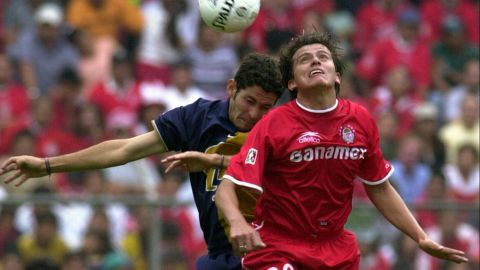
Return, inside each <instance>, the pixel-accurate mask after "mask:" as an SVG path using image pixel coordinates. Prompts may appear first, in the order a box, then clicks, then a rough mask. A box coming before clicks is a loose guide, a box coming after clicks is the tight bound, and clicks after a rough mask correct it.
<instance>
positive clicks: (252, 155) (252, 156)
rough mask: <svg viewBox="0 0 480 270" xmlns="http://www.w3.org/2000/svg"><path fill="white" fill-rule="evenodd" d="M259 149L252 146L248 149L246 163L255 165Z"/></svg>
mask: <svg viewBox="0 0 480 270" xmlns="http://www.w3.org/2000/svg"><path fill="white" fill-rule="evenodd" d="M257 153H258V151H257V149H255V148H250V149H249V150H248V154H247V157H246V158H245V164H252V165H255V161H257Z"/></svg>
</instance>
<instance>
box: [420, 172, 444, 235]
mask: <svg viewBox="0 0 480 270" xmlns="http://www.w3.org/2000/svg"><path fill="white" fill-rule="evenodd" d="M450 193H451V192H450V191H449V189H448V188H447V184H446V181H445V176H444V175H443V173H442V172H441V171H435V172H434V173H433V174H432V177H431V178H430V181H429V182H428V186H427V188H426V189H425V191H424V192H423V193H422V195H421V196H420V197H419V198H418V200H416V201H415V202H414V203H413V204H412V205H415V206H416V207H418V209H417V210H416V211H415V216H416V217H417V220H418V222H419V223H420V225H422V227H424V228H425V229H429V228H431V227H434V226H437V224H438V223H439V221H440V218H439V215H440V211H439V209H436V208H435V207H436V206H437V205H438V204H440V203H449V202H451V200H450V199H449V198H450V196H451V195H449V194H450Z"/></svg>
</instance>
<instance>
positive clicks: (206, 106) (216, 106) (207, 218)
mask: <svg viewBox="0 0 480 270" xmlns="http://www.w3.org/2000/svg"><path fill="white" fill-rule="evenodd" d="M154 126H155V129H156V130H157V132H159V133H160V135H161V136H162V139H163V141H164V142H165V145H166V146H167V147H168V150H169V151H181V152H184V151H200V152H207V153H212V152H216V153H223V154H227V155H231V154H234V153H236V152H238V150H239V146H237V147H233V148H232V147H228V144H226V143H225V141H226V140H227V138H232V137H233V136H234V135H235V134H238V133H236V132H237V129H236V127H235V126H234V125H233V124H232V123H231V122H230V120H229V118H228V101H227V100H226V101H210V100H205V99H198V100H197V101H195V102H194V103H192V104H189V105H187V106H184V107H179V108H175V109H173V110H171V111H168V112H166V113H164V114H163V115H161V116H160V117H158V118H157V119H156V120H155V121H154ZM219 146H222V147H219ZM212 149H221V150H220V151H212ZM220 173H221V172H219V171H218V170H217V169H212V170H209V171H208V172H198V173H190V183H191V186H192V190H193V196H194V199H195V204H196V206H197V209H198V212H199V218H200V227H201V228H202V231H203V235H204V238H205V241H206V243H207V245H208V250H209V253H210V254H218V253H224V252H227V251H229V252H231V250H232V248H231V246H230V243H229V242H228V239H227V237H226V235H225V232H224V230H223V227H222V226H221V225H220V222H219V221H218V214H217V207H216V206H215V202H214V195H215V190H216V189H217V186H218V184H219V181H220V180H219V174H220Z"/></svg>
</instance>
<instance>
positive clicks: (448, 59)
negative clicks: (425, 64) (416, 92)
mask: <svg viewBox="0 0 480 270" xmlns="http://www.w3.org/2000/svg"><path fill="white" fill-rule="evenodd" d="M441 30H442V31H441V36H440V39H439V40H438V42H436V43H435V44H434V45H433V46H432V57H433V64H434V66H433V67H432V75H433V79H434V80H435V82H434V83H435V86H436V87H437V88H439V89H445V88H447V89H448V88H450V87H454V86H456V85H458V84H460V83H462V79H463V78H462V77H463V76H462V72H463V71H464V70H466V69H465V64H466V63H467V62H468V61H471V60H477V61H478V59H479V57H480V53H479V48H478V45H474V44H473V43H471V42H469V41H468V39H467V37H466V33H465V26H464V25H462V21H461V20H460V18H458V17H456V16H453V15H451V16H447V17H445V18H444V19H443V21H442V25H441Z"/></svg>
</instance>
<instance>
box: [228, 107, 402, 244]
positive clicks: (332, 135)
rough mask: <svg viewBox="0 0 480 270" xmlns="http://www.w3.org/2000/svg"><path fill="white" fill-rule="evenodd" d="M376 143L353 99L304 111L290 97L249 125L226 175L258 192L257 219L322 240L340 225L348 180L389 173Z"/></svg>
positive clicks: (377, 179) (378, 178)
mask: <svg viewBox="0 0 480 270" xmlns="http://www.w3.org/2000/svg"><path fill="white" fill-rule="evenodd" d="M378 141H379V135H378V130H377V127H376V124H375V122H374V120H373V118H372V117H371V116H370V114H369V113H368V112H367V111H366V110H365V109H364V108H363V107H361V106H359V105H357V104H355V103H352V102H350V101H348V100H338V101H337V103H336V105H335V106H334V107H333V108H331V109H328V110H310V109H307V108H305V107H302V106H301V105H300V104H298V103H297V101H296V100H293V101H291V102H288V103H286V104H285V105H283V106H280V107H278V108H276V109H274V110H272V111H271V112H269V113H268V114H267V115H266V116H265V117H263V118H262V119H261V120H260V121H259V122H258V123H257V124H256V125H255V127H254V128H253V129H252V131H251V132H250V134H249V136H248V138H247V141H246V143H245V144H244V145H243V147H242V149H241V151H240V153H239V154H237V155H235V156H234V157H233V158H232V160H231V162H230V166H229V168H228V170H227V172H226V174H225V175H224V177H225V178H227V179H229V180H232V181H233V182H234V183H236V184H237V185H241V186H246V187H250V188H253V189H256V190H258V191H260V192H262V194H261V196H260V198H259V201H258V202H257V205H256V209H255V216H256V221H257V222H258V223H259V224H261V223H262V222H264V224H265V225H267V224H270V225H274V226H275V227H276V228H277V229H278V230H279V231H283V232H287V233H288V235H290V236H292V235H293V236H295V235H297V236H300V237H302V236H315V237H316V236H319V237H322V236H324V237H325V236H327V237H328V236H329V235H333V233H336V232H340V231H342V230H343V226H344V224H345V222H346V221H347V218H348V216H349V214H350V211H351V209H352V205H351V204H352V193H353V188H354V181H356V180H360V181H362V182H364V183H366V184H370V185H375V184H379V183H382V182H384V181H386V180H387V178H388V177H389V176H390V174H391V173H392V172H393V167H392V166H391V165H390V164H389V163H388V162H387V161H386V160H385V159H384V158H383V155H382V154H381V152H380V149H379V145H378Z"/></svg>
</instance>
